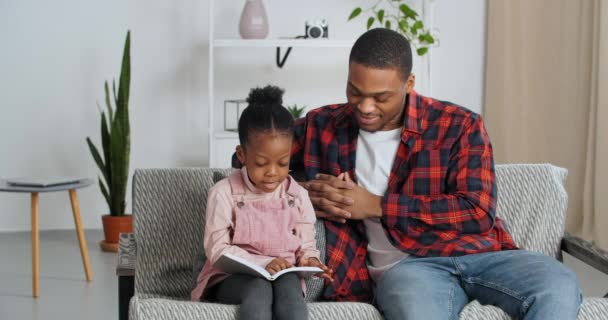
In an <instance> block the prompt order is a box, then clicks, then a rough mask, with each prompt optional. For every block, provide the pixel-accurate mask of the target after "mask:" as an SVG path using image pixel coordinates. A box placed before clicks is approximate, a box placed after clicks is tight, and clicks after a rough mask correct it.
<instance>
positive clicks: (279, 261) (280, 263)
mask: <svg viewBox="0 0 608 320" xmlns="http://www.w3.org/2000/svg"><path fill="white" fill-rule="evenodd" d="M291 267H293V265H292V264H291V263H289V261H287V260H285V259H283V258H275V259H274V260H272V261H270V262H269V263H268V264H267V265H266V271H268V272H270V274H275V273H277V272H279V271H281V270H283V269H287V268H291Z"/></svg>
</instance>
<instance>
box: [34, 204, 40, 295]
mask: <svg viewBox="0 0 608 320" xmlns="http://www.w3.org/2000/svg"><path fill="white" fill-rule="evenodd" d="M39 242H40V239H39V238H38V192H32V295H33V296H34V298H38V277H39V270H40V266H39V264H38V253H39V247H38V244H39Z"/></svg>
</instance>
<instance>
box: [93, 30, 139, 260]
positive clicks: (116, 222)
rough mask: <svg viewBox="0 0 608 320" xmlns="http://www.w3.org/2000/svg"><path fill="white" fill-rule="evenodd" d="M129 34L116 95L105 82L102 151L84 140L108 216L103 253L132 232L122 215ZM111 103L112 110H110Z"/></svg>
mask: <svg viewBox="0 0 608 320" xmlns="http://www.w3.org/2000/svg"><path fill="white" fill-rule="evenodd" d="M130 39H131V32H130V31H129V32H127V38H126V40H125V47H124V51H123V56H122V66H121V70H120V79H119V82H118V93H117V92H116V83H115V82H114V81H112V89H113V95H110V90H109V87H108V82H107V81H106V82H105V86H104V89H105V102H106V108H107V109H106V111H105V112H104V111H103V110H102V108H99V109H100V113H101V150H102V151H103V153H102V154H100V153H99V151H98V148H97V147H96V146H95V145H94V144H93V142H91V139H90V138H89V137H87V139H86V141H87V144H88V146H89V149H90V151H91V155H92V156H93V159H94V160H95V163H96V164H97V166H98V167H99V170H100V171H101V177H100V178H99V189H100V190H101V193H102V194H103V197H104V198H105V200H106V202H107V204H108V207H109V209H110V213H109V214H106V215H104V216H102V222H103V230H104V236H105V240H104V241H102V242H101V243H100V245H101V247H102V249H103V250H104V251H117V250H118V236H119V233H122V232H133V222H132V216H131V215H127V214H125V208H126V194H127V183H128V180H129V156H130V149H131V135H130V125H129V87H130V81H131V55H130V47H131V40H130ZM112 102H113V103H114V105H115V107H112Z"/></svg>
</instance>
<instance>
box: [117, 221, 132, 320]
mask: <svg viewBox="0 0 608 320" xmlns="http://www.w3.org/2000/svg"><path fill="white" fill-rule="evenodd" d="M136 249H137V247H136V244H135V236H134V235H133V233H121V234H120V238H119V240H118V263H117V265H116V275H117V276H118V319H119V320H128V319H129V302H130V301H131V298H132V297H133V295H134V294H135V262H136V258H137V256H136V252H137V250H136Z"/></svg>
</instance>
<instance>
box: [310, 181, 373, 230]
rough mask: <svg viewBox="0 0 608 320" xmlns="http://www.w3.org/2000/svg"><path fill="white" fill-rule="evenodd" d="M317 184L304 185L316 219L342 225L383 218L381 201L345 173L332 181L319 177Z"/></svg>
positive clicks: (314, 182)
mask: <svg viewBox="0 0 608 320" xmlns="http://www.w3.org/2000/svg"><path fill="white" fill-rule="evenodd" d="M316 178H317V179H316V180H311V181H309V182H307V183H304V184H303V186H304V188H306V189H307V190H308V194H309V196H310V200H311V202H312V204H313V206H314V207H315V209H316V213H317V217H319V218H325V219H329V220H333V221H336V222H341V223H344V222H345V221H346V219H357V220H360V219H366V218H370V217H380V216H382V207H381V202H382V197H379V196H376V195H374V194H372V193H370V192H369V191H367V190H365V189H364V188H362V187H360V186H358V185H357V184H356V183H355V182H354V181H352V179H351V178H350V176H349V175H348V173H347V172H345V173H342V174H340V175H339V176H338V177H334V176H331V175H326V174H318V175H317V177H316Z"/></svg>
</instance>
